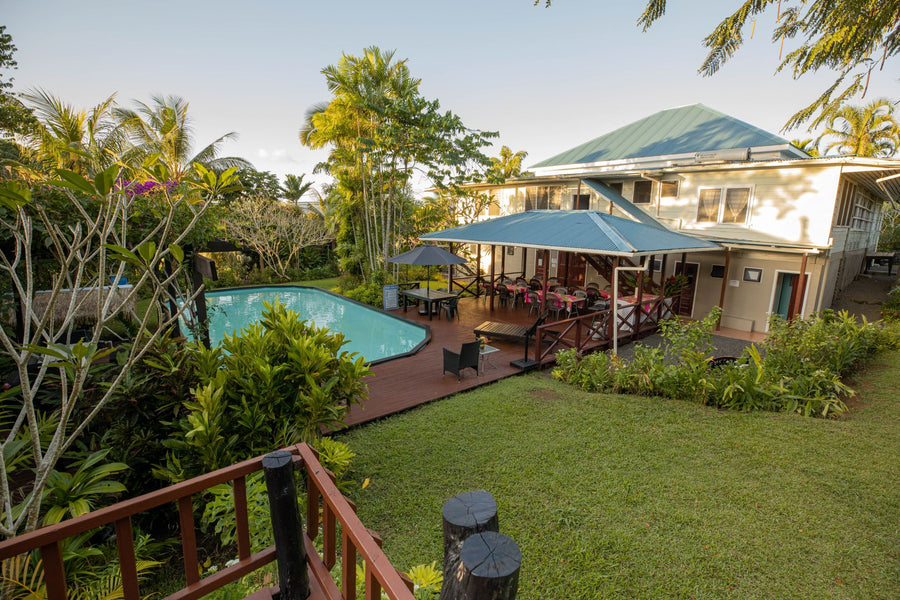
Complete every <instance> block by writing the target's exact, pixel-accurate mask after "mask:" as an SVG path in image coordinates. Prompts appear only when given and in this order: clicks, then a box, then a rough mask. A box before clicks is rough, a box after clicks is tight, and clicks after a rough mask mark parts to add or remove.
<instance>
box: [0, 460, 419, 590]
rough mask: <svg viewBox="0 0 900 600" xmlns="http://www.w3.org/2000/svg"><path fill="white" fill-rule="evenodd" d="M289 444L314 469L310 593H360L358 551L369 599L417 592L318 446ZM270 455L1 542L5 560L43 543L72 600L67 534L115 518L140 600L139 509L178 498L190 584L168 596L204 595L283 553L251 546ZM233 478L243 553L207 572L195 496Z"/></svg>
mask: <svg viewBox="0 0 900 600" xmlns="http://www.w3.org/2000/svg"><path fill="white" fill-rule="evenodd" d="M288 451H289V452H290V453H291V454H292V459H293V461H294V463H295V466H296V467H297V468H299V469H300V470H301V471H302V472H305V475H306V488H307V489H306V493H307V515H306V516H307V527H306V528H305V531H304V533H305V535H304V536H303V541H304V545H305V547H306V554H307V556H308V557H309V562H308V571H309V574H310V578H309V587H310V596H309V597H310V598H311V599H319V598H327V599H329V600H330V599H334V600H338V599H342V600H355V598H356V559H357V556H359V557H360V558H362V559H363V560H364V561H365V579H366V581H365V584H366V585H365V597H366V598H367V599H368V598H373V599H374V598H380V597H381V590H384V592H385V593H386V594H387V595H388V597H389V598H391V600H414V596H413V593H412V588H413V585H412V582H411V581H410V580H409V578H407V577H406V576H405V575H403V574H402V573H400V572H398V571H397V570H396V569H394V568H393V566H391V563H390V561H389V560H388V559H387V557H386V556H385V555H384V553H383V552H382V551H381V547H380V540H379V539H378V537H377V534H373V532H371V531H369V530H367V529H366V528H365V527H364V526H363V524H362V522H361V521H360V520H359V517H357V516H356V511H355V506H354V505H353V504H352V502H350V501H349V500H347V499H346V498H344V496H343V495H342V494H341V492H340V491H339V490H338V488H337V486H336V485H335V483H334V480H333V475H332V474H331V473H330V472H329V471H328V470H327V469H325V468H324V467H322V465H321V464H319V461H318V458H317V454H316V451H315V450H314V449H313V448H312V447H311V446H309V445H307V444H298V445H297V446H293V447H291V448H288ZM263 458H264V457H261V456H260V457H257V458H252V459H250V460H246V461H244V462H241V463H238V464H235V465H232V466H230V467H226V468H224V469H219V470H218V471H213V472H212V473H208V474H206V475H201V476H200V477H195V478H194V479H189V480H187V481H183V482H181V483H177V484H175V485H172V486H169V487H166V488H163V489H161V490H158V491H155V492H151V493H149V494H145V495H143V496H138V497H137V498H132V499H130V500H125V501H123V502H119V503H116V504H113V505H112V506H108V507H106V508H102V509H100V510H97V511H94V512H90V513H88V514H85V515H82V516H80V517H76V518H74V519H71V520H68V521H63V522H62V523H58V524H56V525H51V526H48V527H43V528H41V529H38V530H36V531H33V532H30V533H26V534H24V535H20V536H17V537H15V538H12V539H9V540H6V541H3V542H0V560H6V559H9V558H12V557H14V556H17V555H19V554H23V553H26V552H31V551H32V550H35V549H40V552H41V558H42V562H43V569H44V581H45V582H46V589H47V598H48V600H66V598H67V592H66V583H65V582H66V576H65V570H64V566H63V561H62V553H61V550H60V542H61V541H62V540H65V539H66V538H70V537H72V536H75V535H79V534H81V533H84V532H86V531H90V530H92V529H96V528H99V527H104V526H106V525H108V524H114V526H115V532H116V546H117V550H118V555H119V563H120V569H121V574H122V584H123V598H124V600H139V599H140V598H141V594H140V589H139V584H138V576H137V567H136V562H135V554H134V537H133V534H132V528H131V517H132V516H134V515H136V514H138V513H141V512H146V511H149V510H151V509H153V508H156V507H159V506H162V505H164V504H168V503H170V502H175V503H177V506H178V515H179V525H180V538H181V548H182V553H183V556H184V558H183V563H184V576H185V582H186V584H187V585H186V586H185V587H184V588H182V589H180V590H178V591H176V592H175V593H173V594H170V595H169V596H167V597H166V598H165V599H164V600H193V599H195V598H200V597H201V596H204V595H206V594H208V593H210V592H212V591H214V590H216V589H218V588H221V587H223V586H225V585H226V584H228V583H231V582H233V581H236V580H237V579H239V578H241V577H243V576H245V575H247V574H249V573H251V572H253V571H255V570H257V569H259V568H261V567H263V566H265V565H266V564H268V563H270V562H272V561H273V560H275V553H276V549H275V546H270V547H269V548H266V549H265V550H262V551H260V552H257V553H254V554H251V550H250V530H249V520H248V515H247V487H246V477H247V476H248V475H250V474H252V473H255V472H257V471H259V470H261V469H262V461H263ZM228 482H230V483H232V485H233V494H234V514H235V523H236V533H237V552H238V560H237V562H236V563H235V564H234V565H231V566H229V567H226V568H224V569H222V570H221V571H218V572H217V573H214V574H212V575H208V576H206V577H203V578H201V577H200V570H199V561H198V556H197V538H196V531H195V525H194V513H193V506H192V501H191V498H192V496H193V495H194V494H198V493H200V492H203V491H204V490H207V489H209V488H211V487H213V486H216V485H219V484H222V483H228ZM320 508H321V511H320ZM320 512H321V523H322V536H323V540H322V546H323V552H322V555H321V556H320V555H319V554H318V551H317V550H316V548H315V546H314V545H313V541H314V540H315V539H316V537H318V534H319V522H320V521H319V519H320ZM337 523H340V525H341V558H342V568H343V569H342V573H343V575H342V577H343V581H342V584H343V585H342V586H341V587H342V590H341V591H339V590H338V588H337V585H336V584H335V583H334V581H333V580H332V578H331V575H330V573H329V570H330V569H331V568H332V567H333V566H334V565H335V563H336V556H337V539H336V536H337V533H336V525H337Z"/></svg>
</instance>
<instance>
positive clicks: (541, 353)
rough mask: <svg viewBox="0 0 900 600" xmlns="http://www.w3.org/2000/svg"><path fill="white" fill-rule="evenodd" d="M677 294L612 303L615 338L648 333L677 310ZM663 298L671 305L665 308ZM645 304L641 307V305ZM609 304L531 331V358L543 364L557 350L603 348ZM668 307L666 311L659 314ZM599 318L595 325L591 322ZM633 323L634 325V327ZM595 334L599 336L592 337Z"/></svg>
mask: <svg viewBox="0 0 900 600" xmlns="http://www.w3.org/2000/svg"><path fill="white" fill-rule="evenodd" d="M678 298H679V296H677V295H676V296H666V297H662V296H661V297H658V298H645V299H643V301H642V302H641V303H637V302H634V303H632V304H623V305H619V306H617V307H616V310H618V311H619V315H618V331H617V332H616V333H615V334H616V335H618V337H619V340H620V341H621V340H629V339H635V338H636V337H638V336H639V335H644V334H649V333H652V332H654V331H656V330H657V329H658V328H659V322H660V321H661V320H662V319H663V318H667V317H669V316H673V315H675V314H676V313H677V311H676V308H677V302H678ZM666 300H671V302H672V304H671V306H669V307H668V309H667V308H666V305H665V302H666ZM645 306H646V307H647V308H646V309H644V308H643V307H645ZM612 310H613V309H612V308H609V309H606V310H601V311H598V312H595V313H587V314H584V315H580V316H577V317H570V318H568V319H562V320H560V321H554V322H552V323H544V324H542V325H541V326H540V327H538V328H537V331H536V332H535V340H536V344H535V359H536V360H537V361H538V362H539V363H540V364H541V366H544V365H545V364H549V363H551V362H552V361H553V360H554V356H555V354H556V353H557V352H559V351H560V350H563V349H568V348H574V349H575V350H577V351H578V352H579V353H584V352H590V351H593V350H605V349H606V348H608V347H609V345H610V344H611V343H612V337H611V331H610V330H611V328H612V323H611V321H612ZM666 310H668V312H669V314H665V315H664V314H663V313H664V312H665V311H666ZM595 322H599V325H596V326H595V325H594V323H595ZM635 325H637V327H635ZM596 334H599V335H600V339H594V336H595V335H596Z"/></svg>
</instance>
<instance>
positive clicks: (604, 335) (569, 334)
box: [534, 309, 612, 366]
mask: <svg viewBox="0 0 900 600" xmlns="http://www.w3.org/2000/svg"><path fill="white" fill-rule="evenodd" d="M611 318H612V311H611V310H608V309H607V310H601V311H599V312H594V313H587V314H584V315H581V316H577V317H570V318H568V319H563V320H561V321H554V322H552V323H544V324H543V325H541V326H539V327H538V328H537V331H536V332H535V341H536V343H535V347H534V349H535V360H536V361H538V362H539V363H540V364H541V366H543V365H545V364H547V363H550V362H552V361H553V360H554V355H555V354H556V353H557V352H559V351H560V350H568V349H570V348H574V349H575V350H577V351H578V352H579V353H584V352H590V351H592V350H605V349H606V348H607V347H609V344H610V343H611V340H612V338H611V337H610V328H611V326H612V323H611Z"/></svg>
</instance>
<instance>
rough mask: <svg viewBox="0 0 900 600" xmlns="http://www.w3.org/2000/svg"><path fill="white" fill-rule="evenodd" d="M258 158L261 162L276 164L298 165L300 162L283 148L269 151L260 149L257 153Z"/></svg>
mask: <svg viewBox="0 0 900 600" xmlns="http://www.w3.org/2000/svg"><path fill="white" fill-rule="evenodd" d="M256 156H257V158H259V159H261V160H266V161H270V162H275V163H292V164H296V163H298V162H300V161H298V160H297V159H296V158H294V157H293V156H291V155H290V154H289V153H288V151H287V150H285V149H283V148H276V149H274V150H269V149H267V148H259V149H258V150H257V151H256Z"/></svg>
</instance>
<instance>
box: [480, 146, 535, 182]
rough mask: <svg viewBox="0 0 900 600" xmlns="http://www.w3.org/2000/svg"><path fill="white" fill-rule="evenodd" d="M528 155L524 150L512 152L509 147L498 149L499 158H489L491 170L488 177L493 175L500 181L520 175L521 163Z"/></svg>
mask: <svg viewBox="0 0 900 600" xmlns="http://www.w3.org/2000/svg"><path fill="white" fill-rule="evenodd" d="M526 156H528V153H527V152H525V151H524V150H519V151H518V152H513V151H512V150H511V149H510V147H509V146H503V147H502V148H500V156H499V157H498V158H491V168H490V170H489V171H488V175H489V176H490V175H493V176H495V177H499V178H501V179H509V178H510V177H518V176H519V175H521V174H522V161H523V160H524V159H525V157H526Z"/></svg>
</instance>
